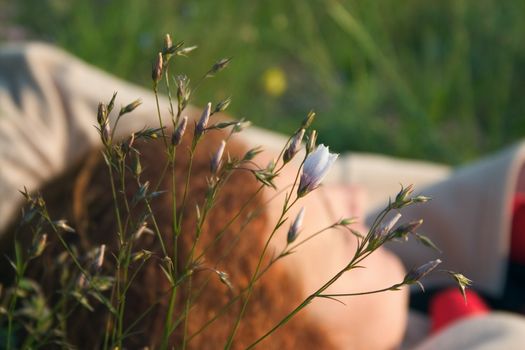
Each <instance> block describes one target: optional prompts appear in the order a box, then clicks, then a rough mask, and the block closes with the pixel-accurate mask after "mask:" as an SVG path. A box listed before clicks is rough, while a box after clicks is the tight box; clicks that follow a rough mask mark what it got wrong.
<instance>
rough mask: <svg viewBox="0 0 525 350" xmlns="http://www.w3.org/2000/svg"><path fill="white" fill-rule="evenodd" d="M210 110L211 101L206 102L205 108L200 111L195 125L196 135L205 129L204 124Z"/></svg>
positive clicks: (205, 124) (206, 121)
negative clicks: (199, 116) (200, 113)
mask: <svg viewBox="0 0 525 350" xmlns="http://www.w3.org/2000/svg"><path fill="white" fill-rule="evenodd" d="M210 111H211V102H208V104H207V105H206V108H205V109H204V111H203V112H202V115H201V118H200V119H199V122H198V123H197V125H196V126H195V135H196V136H200V135H202V134H204V131H205V130H206V126H207V125H208V120H209V119H210Z"/></svg>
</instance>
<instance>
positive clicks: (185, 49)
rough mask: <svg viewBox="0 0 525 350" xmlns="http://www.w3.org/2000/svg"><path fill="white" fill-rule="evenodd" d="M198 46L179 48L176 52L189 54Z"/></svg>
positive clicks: (183, 54) (179, 54) (181, 54)
mask: <svg viewBox="0 0 525 350" xmlns="http://www.w3.org/2000/svg"><path fill="white" fill-rule="evenodd" d="M196 48H197V46H188V47H183V48H182V49H180V50H177V51H176V53H177V55H178V56H186V55H187V54H189V53H190V52H192V51H193V50H195V49H196Z"/></svg>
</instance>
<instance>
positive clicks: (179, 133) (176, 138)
mask: <svg viewBox="0 0 525 350" xmlns="http://www.w3.org/2000/svg"><path fill="white" fill-rule="evenodd" d="M187 124H188V117H187V116H184V117H182V120H181V121H180V122H179V125H178V126H177V129H175V131H174V132H173V134H172V135H171V145H172V146H173V147H176V146H178V145H179V144H180V142H181V140H182V137H183V136H184V133H185V132H186V126H187Z"/></svg>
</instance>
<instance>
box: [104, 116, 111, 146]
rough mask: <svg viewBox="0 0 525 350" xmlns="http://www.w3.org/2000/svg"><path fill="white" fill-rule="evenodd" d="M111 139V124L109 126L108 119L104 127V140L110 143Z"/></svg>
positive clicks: (105, 142)
mask: <svg viewBox="0 0 525 350" xmlns="http://www.w3.org/2000/svg"><path fill="white" fill-rule="evenodd" d="M110 141H111V126H109V121H106V123H104V125H103V127H102V142H104V144H106V145H107V144H109V143H110Z"/></svg>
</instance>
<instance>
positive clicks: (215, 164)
mask: <svg viewBox="0 0 525 350" xmlns="http://www.w3.org/2000/svg"><path fill="white" fill-rule="evenodd" d="M225 147H226V141H224V140H222V141H221V144H220V146H219V149H217V152H215V155H214V156H213V158H212V159H211V162H210V170H211V173H212V174H214V175H215V174H216V173H217V170H219V166H220V165H221V159H222V154H223V153H224V148H225Z"/></svg>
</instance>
